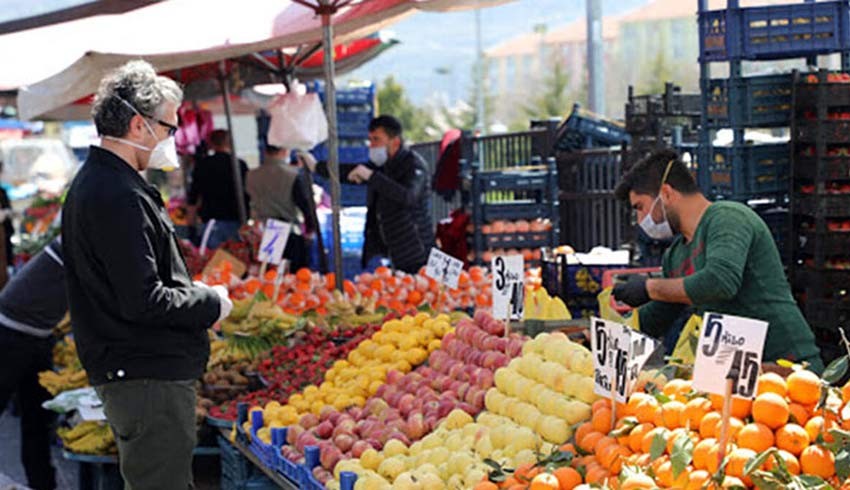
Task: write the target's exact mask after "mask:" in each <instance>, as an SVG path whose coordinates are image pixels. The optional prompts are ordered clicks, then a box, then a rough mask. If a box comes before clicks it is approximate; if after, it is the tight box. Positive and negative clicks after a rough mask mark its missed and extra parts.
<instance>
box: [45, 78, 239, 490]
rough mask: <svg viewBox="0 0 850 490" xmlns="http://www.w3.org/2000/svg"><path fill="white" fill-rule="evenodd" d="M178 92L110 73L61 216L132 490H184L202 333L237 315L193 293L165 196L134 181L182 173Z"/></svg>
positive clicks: (76, 295)
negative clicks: (156, 172)
mask: <svg viewBox="0 0 850 490" xmlns="http://www.w3.org/2000/svg"><path fill="white" fill-rule="evenodd" d="M182 98H183V93H182V91H181V90H180V88H179V87H178V86H177V84H176V83H174V81H173V80H170V79H168V78H166V77H161V76H157V74H156V72H155V71H154V69H153V67H152V66H151V65H150V64H148V63H146V62H144V61H133V62H130V63H127V64H126V65H124V66H123V67H121V68H119V69H118V70H116V71H115V72H113V73H111V74H109V75H107V76H106V77H105V78H104V79H103V81H102V82H101V85H100V88H99V89H98V92H97V94H96V97H95V101H94V106H93V109H92V114H93V116H94V122H95V126H96V127H97V131H98V134H100V136H101V145H100V146H92V147H91V149H90V151H89V156H88V158H87V159H86V163H85V164H84V165H83V166H82V167H81V169H80V171H79V173H78V174H77V176H76V177H75V178H74V181H73V183H72V184H71V187H70V189H69V191H68V194H67V199H66V201H65V205H64V207H63V209H62V240H63V250H64V260H65V271H66V282H67V286H68V303H69V306H70V310H71V325H72V328H73V332H74V338H75V340H76V343H77V349H78V351H79V355H80V360H81V361H82V364H83V367H84V368H85V370H86V372H87V373H88V378H89V381H90V382H91V384H92V386H94V387H95V390H97V393H98V396H99V397H100V399H101V400H102V401H103V404H104V411H105V413H106V417H107V420H108V421H109V424H110V426H111V427H112V430H113V432H114V433H115V440H116V442H117V445H118V454H119V459H120V467H121V474H122V476H123V477H124V481H125V484H126V488H132V489H133V490H147V489H150V490H153V489H157V490H162V489H175V490H177V489H179V490H186V488H189V487H190V486H191V485H192V450H193V448H194V446H195V443H196V437H197V436H196V429H195V396H196V395H195V380H196V379H198V378H199V377H200V376H201V375H202V374H203V371H204V368H205V366H206V363H207V359H208V357H209V340H208V337H207V331H206V329H207V327H209V326H211V325H212V324H214V323H215V322H217V321H219V320H221V319H223V318H226V317H227V315H228V314H229V312H230V310H231V309H232V307H233V305H232V303H231V302H230V300H229V299H228V297H227V290H226V289H225V288H224V287H221V286H216V287H209V286H206V285H203V284H201V283H197V284H193V283H192V279H191V277H190V276H189V273H188V272H187V270H186V264H185V263H184V261H183V258H182V255H181V254H180V249H179V247H178V244H177V240H176V238H175V235H174V225H173V224H172V223H171V221H170V220H169V218H168V212H167V211H166V209H165V207H164V206H163V202H162V198H161V197H160V194H159V192H158V191H157V190H156V189H155V188H154V187H152V186H150V185H149V184H148V183H147V182H145V180H144V179H143V178H142V176H141V175H140V173H139V172H141V171H143V170H145V169H147V168H163V167H170V166H176V158H177V155H176V152H175V150H174V148H175V146H174V138H173V136H174V132H175V131H176V129H177V126H176V125H177V108H178V107H179V105H180V102H181V100H182Z"/></svg>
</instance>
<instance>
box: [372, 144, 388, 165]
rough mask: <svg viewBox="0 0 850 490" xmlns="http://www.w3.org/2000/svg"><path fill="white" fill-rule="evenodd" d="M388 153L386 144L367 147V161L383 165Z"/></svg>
mask: <svg viewBox="0 0 850 490" xmlns="http://www.w3.org/2000/svg"><path fill="white" fill-rule="evenodd" d="M389 158H390V157H389V153H388V152H387V147H386V146H377V147H375V148H369V161H371V162H372V163H374V164H375V165H377V166H378V167H383V166H384V164H385V163H387V160H389Z"/></svg>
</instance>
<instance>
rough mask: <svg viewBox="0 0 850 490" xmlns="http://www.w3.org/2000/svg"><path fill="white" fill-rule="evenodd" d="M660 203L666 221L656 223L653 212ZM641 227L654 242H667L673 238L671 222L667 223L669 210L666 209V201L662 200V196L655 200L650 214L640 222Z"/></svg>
mask: <svg viewBox="0 0 850 490" xmlns="http://www.w3.org/2000/svg"><path fill="white" fill-rule="evenodd" d="M659 202H660V203H661V212H662V214H663V215H664V221H662V222H661V223H656V222H655V220H654V219H652V211H653V210H654V209H655V205H656V204H658V203H659ZM640 227H641V228H643V231H644V233H646V234H647V236H649V238H652V239H653V240H666V239H668V238H672V237H673V229H672V228H670V222H669V221H667V210H666V209H665V208H664V201H662V200H661V196H658V197H657V198H656V199H655V201H654V202H653V203H652V207H651V208H649V212H648V213H646V216H644V217H643V219H642V220H640Z"/></svg>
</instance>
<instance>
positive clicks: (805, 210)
mask: <svg viewBox="0 0 850 490" xmlns="http://www.w3.org/2000/svg"><path fill="white" fill-rule="evenodd" d="M796 201H797V202H796V204H795V207H794V212H795V213H796V214H801V215H805V216H816V215H817V214H818V213H817V212H818V210H819V209H820V210H822V211H823V216H824V217H828V218H844V217H850V194H839V195H817V194H805V195H800V196H798V197H797V199H796Z"/></svg>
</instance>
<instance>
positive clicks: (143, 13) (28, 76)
mask: <svg viewBox="0 0 850 490" xmlns="http://www.w3.org/2000/svg"><path fill="white" fill-rule="evenodd" d="M510 1H512V0H302V1H295V0H241V1H240V2H232V1H229V0H203V1H201V0H172V1H169V2H160V3H156V4H154V5H151V6H148V7H144V8H140V9H138V10H134V11H132V12H129V13H126V14H122V15H103V16H95V17H89V18H86V19H81V20H77V21H73V22H66V23H63V24H57V25H53V26H48V27H43V28H39V29H31V30H28V31H22V32H17V33H13V34H8V35H5V36H0V65H2V66H14V67H16V70H7V71H6V72H4V73H3V74H0V90H3V89H7V88H17V87H20V86H21V85H26V86H25V87H23V88H22V89H21V90H20V91H19V93H18V107H19V110H20V114H21V117H22V118H24V119H34V118H39V117H42V116H43V115H45V114H47V113H49V112H50V111H51V110H55V109H56V108H58V107H62V106H66V105H68V104H71V103H73V102H74V101H76V100H79V99H80V98H82V97H85V96H87V95H88V94H91V93H92V92H94V91H95V90H96V88H97V86H98V84H99V82H100V80H101V79H102V78H103V76H104V75H106V74H107V73H108V72H109V71H111V70H113V69H114V68H116V67H118V66H120V65H122V64H123V63H125V62H127V61H129V60H132V59H138V58H144V59H146V60H147V61H149V62H150V63H151V64H153V65H154V66H155V67H156V68H157V70H159V71H169V70H176V69H180V68H184V67H187V66H194V65H199V64H204V63H214V62H221V61H222V60H227V59H233V58H237V57H240V56H245V55H248V54H250V53H257V52H263V51H266V50H269V49H279V48H280V47H281V46H301V45H305V44H310V43H316V42H319V41H322V42H323V45H324V48H325V49H324V52H325V55H326V57H325V58H324V66H325V69H326V77H327V78H328V79H329V80H330V82H331V83H329V84H328V85H327V86H328V90H329V92H328V93H327V97H326V101H327V103H328V108H329V109H333V110H329V111H328V112H329V114H328V115H329V117H330V118H332V119H331V120H330V122H331V123H332V124H331V125H330V126H331V129H330V141H329V148H330V150H331V151H330V160H331V161H330V162H329V163H330V167H331V168H332V177H333V178H332V183H331V186H332V190H333V194H334V227H333V228H334V239H335V244H334V257H335V263H336V268H337V281H338V286H341V284H342V282H341V281H342V274H341V271H342V269H341V267H342V263H341V262H342V260H341V259H342V256H341V246H340V243H339V176H338V169H337V138H336V124H335V117H336V113H335V106H336V100H335V97H334V96H333V94H334V86H333V76H334V71H335V68H336V67H335V64H334V60H333V56H331V53H333V52H334V49H333V42H334V41H336V42H346V41H350V40H353V39H357V38H358V37H362V36H365V35H368V34H371V33H374V32H376V31H378V30H380V29H381V28H383V27H386V26H388V25H390V24H392V23H394V22H397V21H398V20H401V19H403V18H404V17H406V16H408V15H410V14H412V13H414V12H416V11H419V10H429V11H453V10H462V9H470V8H483V7H489V6H492V5H498V4H502V3H507V2H510ZM305 7H307V8H305ZM153 32H155V33H156V34H154V33H153ZM93 33H96V37H93V36H92V34H93ZM33 60H38V62H37V63H34V62H33ZM220 67H221V69H222V71H225V70H224V68H226V67H225V66H223V65H220ZM222 79H223V80H226V79H225V78H224V77H222ZM34 80H40V81H38V82H35V83H33V81H34ZM27 84H28V85H27ZM222 89H228V87H227V86H226V85H224V86H222ZM225 102H226V103H228V104H229V98H225Z"/></svg>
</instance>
